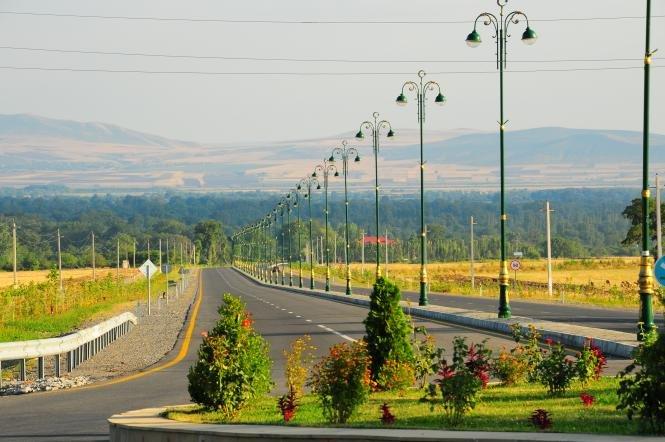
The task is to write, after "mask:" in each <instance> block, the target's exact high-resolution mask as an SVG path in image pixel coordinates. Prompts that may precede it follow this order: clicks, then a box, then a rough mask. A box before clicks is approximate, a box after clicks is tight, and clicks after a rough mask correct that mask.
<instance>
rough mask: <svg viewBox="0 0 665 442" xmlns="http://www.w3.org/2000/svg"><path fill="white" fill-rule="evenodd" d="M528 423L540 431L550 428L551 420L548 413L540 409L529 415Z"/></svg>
mask: <svg viewBox="0 0 665 442" xmlns="http://www.w3.org/2000/svg"><path fill="white" fill-rule="evenodd" d="M529 421H530V422H531V423H532V424H533V425H534V426H536V427H538V428H540V429H541V430H547V429H548V428H551V427H552V418H551V417H550V413H549V411H547V410H543V409H542V408H539V409H537V410H535V411H534V412H533V413H531V417H530V418H529Z"/></svg>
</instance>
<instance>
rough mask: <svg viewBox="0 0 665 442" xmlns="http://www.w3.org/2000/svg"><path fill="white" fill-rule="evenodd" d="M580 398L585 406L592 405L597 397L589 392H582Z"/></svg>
mask: <svg viewBox="0 0 665 442" xmlns="http://www.w3.org/2000/svg"><path fill="white" fill-rule="evenodd" d="M580 400H581V401H582V403H583V404H584V406H585V407H590V406H592V405H593V403H594V402H595V401H596V398H595V397H594V396H592V395H590V394H589V393H581V394H580Z"/></svg>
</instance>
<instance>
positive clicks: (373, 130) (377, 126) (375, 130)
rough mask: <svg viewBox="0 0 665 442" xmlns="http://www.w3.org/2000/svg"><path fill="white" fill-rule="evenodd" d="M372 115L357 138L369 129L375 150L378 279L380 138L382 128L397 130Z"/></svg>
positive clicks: (378, 263) (378, 265) (390, 132)
mask: <svg viewBox="0 0 665 442" xmlns="http://www.w3.org/2000/svg"><path fill="white" fill-rule="evenodd" d="M372 117H373V119H374V121H370V120H367V121H363V122H362V123H361V124H360V129H359V130H358V133H357V134H356V138H358V139H363V138H365V134H364V131H363V130H367V131H369V132H370V134H371V136H372V151H373V152H374V196H375V201H374V227H375V231H376V279H377V280H378V279H379V278H380V277H381V253H380V245H379V231H380V230H379V140H380V135H381V130H382V129H384V130H385V129H387V130H388V133H387V134H386V136H387V137H388V138H392V137H393V136H395V132H393V128H392V126H391V125H390V123H389V122H388V121H386V120H381V121H378V119H379V113H378V112H374V113H373V114H372Z"/></svg>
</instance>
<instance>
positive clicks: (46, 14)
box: [0, 11, 665, 25]
mask: <svg viewBox="0 0 665 442" xmlns="http://www.w3.org/2000/svg"><path fill="white" fill-rule="evenodd" d="M0 14H7V15H22V16H36V17H55V18H79V19H100V20H147V21H162V22H191V23H237V24H278V25H407V24H416V25H441V24H469V23H473V21H472V20H258V19H223V18H195V17H153V16H127V15H93V14H66V13H55V12H34V11H0ZM644 18H645V17H643V16H619V17H561V18H546V19H540V20H537V19H533V20H531V21H533V22H566V21H608V20H609V21H616V20H643V19H644ZM651 18H665V15H652V16H651Z"/></svg>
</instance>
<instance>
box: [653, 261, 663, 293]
mask: <svg viewBox="0 0 665 442" xmlns="http://www.w3.org/2000/svg"><path fill="white" fill-rule="evenodd" d="M653 273H654V276H655V277H656V281H658V284H660V285H661V286H665V256H661V257H660V258H658V261H656V264H655V265H654V269H653Z"/></svg>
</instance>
